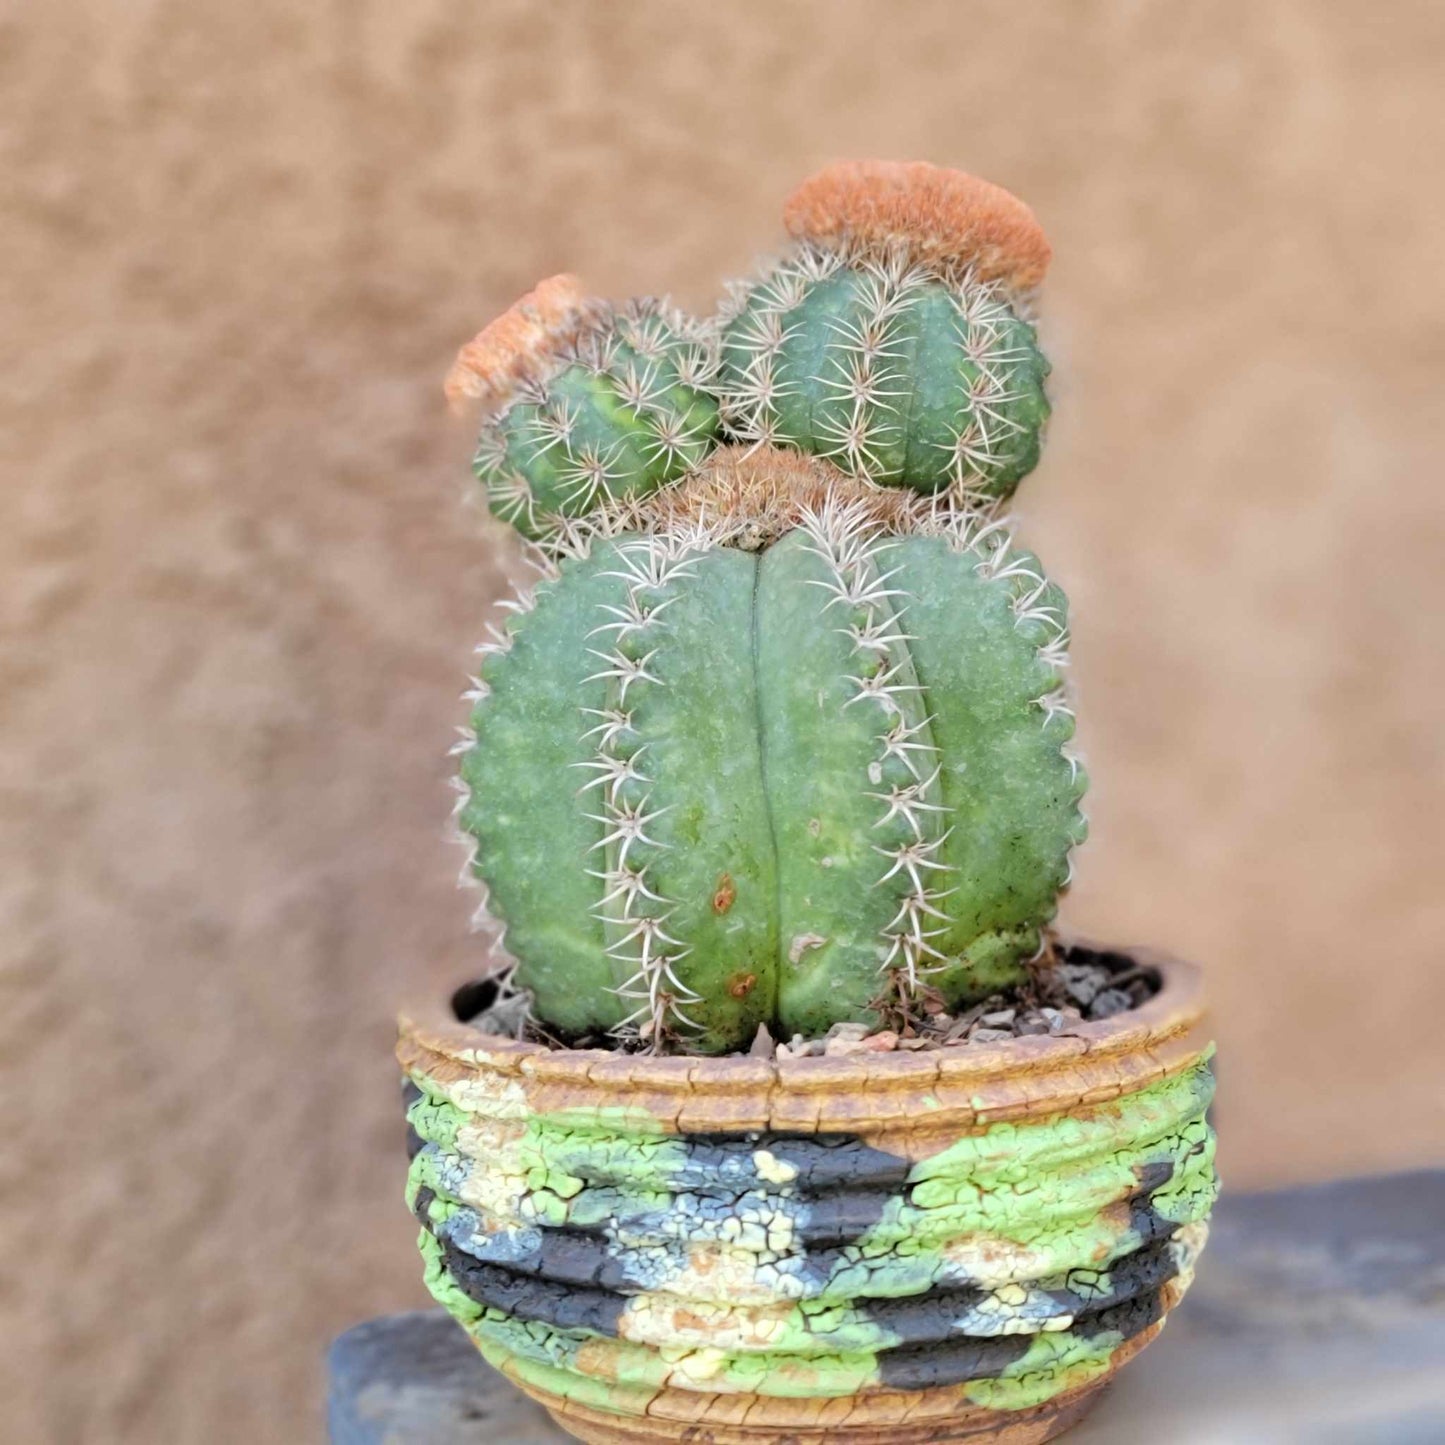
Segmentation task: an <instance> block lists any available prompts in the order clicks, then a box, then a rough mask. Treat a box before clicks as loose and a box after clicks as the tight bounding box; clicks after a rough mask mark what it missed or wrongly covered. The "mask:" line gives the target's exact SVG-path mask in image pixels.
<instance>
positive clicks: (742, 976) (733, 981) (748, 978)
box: [728, 973, 758, 998]
mask: <svg viewBox="0 0 1445 1445" xmlns="http://www.w3.org/2000/svg"><path fill="white" fill-rule="evenodd" d="M757 981H758V976H757V974H755V973H735V974H733V976H732V977H731V978H730V979H729V980H728V992H729V993H730V994H731V995H732V996H733V997H734V998H746V997H747V996H748V995H749V994H750V993H751V992H752V991H753V986H754V985H755V984H756V983H757Z"/></svg>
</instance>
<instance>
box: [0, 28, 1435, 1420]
mask: <svg viewBox="0 0 1445 1445" xmlns="http://www.w3.org/2000/svg"><path fill="white" fill-rule="evenodd" d="M886 9H887V15H888V22H887V31H886V34H885V33H883V32H882V31H881V29H880V21H879V16H880V13H881V11H880V6H879V5H878V4H877V0H795V3H792V4H789V5H779V4H777V3H776V0H736V3H730V4H727V5H716V6H707V5H693V6H678V5H675V4H670V3H667V0H632V3H629V4H627V5H609V6H601V5H597V4H595V3H592V0H551V3H549V4H546V5H537V4H535V3H533V0H486V3H481V4H459V3H457V0H407V3H405V4H383V3H380V0H328V3H325V4H316V5H299V4H297V3H295V0H247V3H245V4H237V3H235V0H130V3H123V0H66V3H63V4H60V3H51V4H44V3H28V4H27V3H24V0H14V3H10V4H7V5H0V95H3V100H0V159H3V164H0V206H3V211H4V217H5V219H4V224H3V226H0V324H3V335H4V337H5V345H4V347H3V348H0V459H3V460H0V468H3V484H0V734H3V746H0V940H3V942H0V954H3V955H4V962H3V972H0V1003H3V1007H0V1058H3V1059H4V1085H3V1087H4V1095H5V1096H4V1099H3V1110H0V1114H3V1118H4V1120H5V1124H4V1130H5V1147H4V1151H3V1156H0V1250H3V1253H4V1258H5V1264H4V1267H3V1277H0V1315H3V1319H0V1334H3V1336H4V1338H5V1340H6V1349H5V1351H4V1352H3V1357H0V1398H3V1399H4V1401H5V1410H6V1426H7V1432H8V1434H9V1435H10V1436H12V1437H13V1438H14V1439H16V1440H20V1441H27V1442H28V1441H36V1442H40V1441H43V1442H46V1445H89V1442H92V1441H107V1442H111V1441H114V1442H130V1441H136V1442H144V1445H152V1442H171V1441H176V1442H189V1441H199V1440H206V1441H209V1442H212V1445H233V1442H234V1445H252V1442H255V1441H258V1440H266V1441H270V1440H281V1441H301V1440H306V1439H308V1438H311V1437H313V1436H314V1434H315V1433H316V1430H317V1422H318V1420H319V1398H320V1379H319V1371H318V1368H317V1360H318V1357H319V1353H320V1351H321V1348H322V1346H323V1344H324V1342H325V1341H326V1340H328V1339H330V1338H331V1337H332V1336H333V1335H334V1334H335V1333H336V1332H337V1331H338V1330H340V1329H341V1328H342V1327H343V1326H344V1325H345V1324H347V1323H348V1322H349V1321H352V1320H356V1319H362V1318H366V1317H368V1316H371V1315H376V1314H378V1313H380V1312H381V1311H382V1310H386V1309H395V1308H398V1307H401V1306H404V1305H406V1304H417V1305H419V1304H421V1303H422V1302H423V1301H424V1299H425V1296H424V1294H423V1292H422V1288H421V1284H420V1279H419V1269H418V1265H417V1259H416V1251H415V1243H414V1238H415V1231H414V1230H413V1229H412V1228H410V1227H409V1225H408V1222H407V1219H406V1216H405V1213H404V1210H403V1208H402V1205H401V1203H400V1194H401V1184H402V1180H401V1167H400V1163H399V1160H398V1154H397V1150H398V1143H399V1138H398V1129H397V1121H396V1079H395V1072H394V1069H393V1066H392V1064H391V1060H390V1049H391V1041H392V1034H393V1018H394V1014H395V1010H396V1007H397V1005H398V1003H399V1002H400V1001H401V999H402V997H403V996H404V995H405V996H407V997H417V996H419V995H420V994H422V993H425V992H426V991H427V990H431V991H432V992H433V993H434V995H435V996H436V997H438V998H440V997H443V996H444V995H445V993H446V991H448V990H449V989H450V988H451V987H453V986H455V984H456V983H458V982H459V981H461V980H462V979H464V978H468V977H472V976H474V973H475V968H476V964H477V954H476V952H475V946H474V945H471V944H469V943H468V942H467V939H466V933H465V929H466V920H467V915H468V912H469V910H470V900H469V899H467V898H466V897H465V896H463V895H459V894H457V893H455V892H454V890H453V888H452V880H453V878H454V876H455V873H456V870H457V868H458V867H459V865H460V861H461V860H460V857H459V855H458V853H457V852H456V850H455V849H453V848H452V847H451V846H450V845H449V844H448V842H447V841H446V837H445V820H446V815H447V810H448V808H449V806H450V801H451V799H450V794H449V793H448V791H447V788H446V777H447V773H448V770H449V766H450V765H449V763H448V762H447V761H446V760H445V759H444V754H445V752H446V749H447V746H448V745H449V743H450V741H451V738H452V727H453V724H454V723H460V722H461V721H462V720H463V714H464V709H463V708H462V706H461V704H460V703H459V702H458V700H457V697H458V694H459V693H460V692H461V690H462V688H463V687H464V686H465V684H464V683H463V681H462V675H463V672H464V669H465V668H466V666H467V664H468V662H469V660H470V649H471V647H472V645H473V644H474V643H475V642H476V641H477V640H478V635H479V633H480V630H481V623H482V620H483V613H484V611H485V609H486V606H487V604H488V600H489V599H490V598H491V597H492V596H493V595H495V592H496V588H497V575H498V571H497V553H496V551H495V549H494V548H493V546H492V545H491V543H489V542H487V541H484V540H482V539H481V538H480V537H479V534H478V530H477V526H476V524H475V520H474V519H472V520H469V518H468V514H467V513H466V512H464V511H463V509H462V508H461V507H460V505H459V503H458V497H459V495H460V494H461V493H462V491H463V490H464V488H465V486H466V485H467V459H468V456H469V454H470V451H471V443H472V437H471V435H470V434H469V432H468V431H467V429H465V428H463V427H460V426H452V425H450V424H449V423H448V421H447V419H446V412H445V407H444V403H443V400H442V396H441V391H440V386H441V381H442V378H443V377H444V375H445V373H446V370H447V367H448V365H449V364H450V362H451V359H452V357H453V356H454V355H455V353H456V349H457V347H458V346H459V345H461V344H462V343H463V342H465V341H466V340H467V338H468V337H470V336H471V335H472V334H473V333H474V332H475V331H476V329H477V328H478V327H479V326H480V325H481V324H482V323H483V322H485V321H487V320H489V319H490V318H491V317H493V316H495V315H496V314H497V313H498V312H499V311H500V310H501V309H502V308H503V307H505V306H506V305H507V304H508V303H509V302H510V301H512V300H513V299H514V298H515V297H517V296H518V295H520V294H521V293H522V292H523V291H525V290H526V289H527V288H528V287H529V286H531V285H532V284H533V283H535V282H536V281H537V280H538V279H539V278H540V277H543V276H546V275H549V274H552V273H554V272H557V271H559V270H563V269H568V270H575V271H578V272H580V273H581V275H582V276H583V278H584V280H585V281H586V283H587V284H588V286H589V287H590V288H592V289H594V290H596V291H598V292H600V293H601V294H605V295H611V296H617V297H621V296H627V295H630V294H634V293H636V292H639V291H643V290H647V289H651V288H663V289H670V290H672V291H673V292H674V294H676V295H677V296H678V297H679V299H681V300H684V301H686V302H689V303H704V304H705V303H707V302H708V301H710V300H711V299H712V297H713V295H714V292H715V283H716V278H717V277H719V276H721V275H724V274H728V273H736V272H738V271H740V270H742V269H743V268H744V267H745V266H747V265H748V264H749V258H750V257H751V256H752V254H753V253H754V252H755V251H756V250H758V249H760V248H763V247H767V246H770V245H772V244H773V243H774V241H775V240H777V239H779V238H780V237H781V234H782V231H781V226H780V219H779V211H780V206H781V203H782V201H783V198H784V197H785V196H786V195H787V193H788V192H789V190H790V189H791V188H792V187H793V186H795V185H796V184H797V183H798V181H799V180H800V179H801V178H802V177H803V176H804V175H806V174H807V173H808V172H809V170H811V169H812V168H813V167H815V166H817V165H818V164H820V163H822V162H825V161H827V160H829V159H831V158H834V157H837V156H842V155H850V154H851V155H878V156H904V157H908V156H918V157H927V158H929V159H932V160H935V161H939V162H944V163H948V164H955V165H963V166H967V167H969V168H970V169H973V170H975V171H978V172H980V173H981V174H983V175H985V176H988V177H992V178H993V179H996V180H998V181H1000V182H1002V183H1003V184H1005V185H1007V186H1009V187H1010V188H1011V189H1013V190H1015V191H1016V192H1017V193H1018V194H1020V195H1021V196H1023V197H1024V198H1025V199H1026V200H1027V201H1028V202H1029V204H1030V205H1031V206H1032V207H1033V208H1034V210H1035V211H1036V212H1037V214H1038V216H1039V217H1040V219H1041V221H1042V222H1043V224H1044V225H1045V226H1046V228H1047V230H1048V232H1049V235H1050V238H1051V240H1052V241H1053V244H1054V248H1055V252H1056V256H1057V260H1056V262H1055V265H1054V267H1053V270H1052V272H1051V274H1050V277H1049V280H1048V282H1047V284H1046V287H1045V290H1044V298H1043V325H1044V332H1043V339H1044V342H1045V344H1046V345H1047V346H1048V347H1050V348H1051V351H1052V355H1053V357H1054V360H1055V362H1056V370H1055V374H1054V379H1053V398H1054V402H1055V414H1054V423H1053V429H1052V432H1051V435H1050V438H1049V443H1048V448H1047V449H1046V452H1045V456H1044V460H1043V463H1042V465H1041V467H1040V469H1039V470H1038V472H1036V473H1035V474H1034V475H1033V476H1032V477H1030V478H1029V480H1028V481H1027V483H1026V484H1025V485H1024V487H1023V488H1022V489H1021V491H1020V493H1019V511H1020V516H1021V535H1022V536H1023V537H1025V538H1026V540H1027V542H1028V543H1029V545H1031V546H1034V547H1036V548H1037V550H1038V551H1039V554H1040V555H1041V556H1042V557H1043V558H1044V560H1045V562H1046V563H1047V564H1048V567H1049V569H1050V571H1051V573H1053V574H1054V575H1056V576H1057V577H1058V578H1059V580H1060V582H1061V583H1062V584H1063V585H1064V586H1065V587H1066V588H1067V590H1068V591H1069V593H1070V596H1071V599H1072V600H1073V601H1074V603H1075V604H1076V605H1075V634H1076V645H1075V672H1076V674H1077V676H1078V678H1079V680H1080V683H1081V685H1082V686H1083V688H1084V693H1083V697H1082V715H1083V725H1082V727H1081V741H1082V743H1083V745H1084V747H1085V750H1086V752H1087V754H1088V759H1089V764H1090V771H1091V773H1092V775H1093V776H1094V778H1095V779H1096V786H1095V789H1094V792H1093V795H1092V796H1093V801H1092V804H1091V808H1090V812H1091V815H1092V821H1093V824H1094V837H1093V840H1092V841H1091V842H1090V843H1089V845H1088V846H1087V847H1086V848H1085V849H1084V850H1083V851H1081V853H1080V854H1079V858H1078V862H1079V873H1078V881H1077V884H1076V887H1075V890H1074V892H1073V894H1072V895H1071V897H1070V899H1069V900H1068V903H1067V905H1066V909H1065V922H1066V923H1067V924H1068V926H1069V927H1070V928H1071V929H1073V930H1075V931H1078V932H1081V933H1085V934H1087V935H1091V936H1095V937H1101V938H1106V939H1109V940H1112V941H1116V942H1123V943H1128V942H1137V941H1141V940H1144V941H1153V942H1157V943H1159V944H1163V945H1166V946H1168V947H1169V948H1171V949H1172V950H1174V951H1176V952H1178V953H1181V954H1184V955H1185V956H1188V957H1191V958H1197V959H1199V960H1201V961H1202V962H1204V963H1205V964H1206V965H1207V966H1208V968H1209V977H1210V987H1211V992H1212V994H1213V999H1214V1003H1215V1007H1216V1014H1217V1019H1218V1032H1219V1037H1220V1043H1221V1055H1220V1058H1221V1084H1222V1089H1221V1101H1220V1104H1219V1106H1218V1107H1219V1113H1220V1122H1221V1133H1222V1136H1223V1142H1224V1160H1223V1164H1224V1171H1225V1174H1226V1177H1227V1178H1228V1179H1229V1180H1230V1181H1231V1182H1232V1183H1233V1184H1236V1185H1239V1184H1242V1183H1246V1182H1260V1181H1265V1180H1278V1179H1295V1178H1303V1177H1319V1176H1322V1175H1327V1174H1333V1173H1339V1172H1341V1171H1343V1170H1346V1169H1359V1168H1388V1167H1401V1166H1403V1164H1404V1163H1406V1162H1408V1161H1417V1162H1424V1161H1428V1160H1439V1158H1440V1140H1441V1138H1442V1137H1445V1115H1442V1100H1441V1093H1440V1090H1439V1086H1438V1071H1439V1067H1440V1064H1439V1059H1440V1041H1439V1027H1438V1016H1439V1008H1438V1004H1437V1003H1436V1002H1435V1000H1436V998H1437V995H1438V989H1439V979H1440V966H1439V956H1438V955H1439V950H1438V940H1439V938H1440V936H1441V933H1442V927H1445V891H1442V890H1441V888H1440V886H1439V869H1438V862H1437V860H1438V859H1439V857H1440V856H1441V854H1442V852H1445V846H1442V842H1445V809H1440V808H1435V807H1429V806H1426V800H1428V799H1430V798H1432V797H1436V796H1439V795H1440V793H1441V792H1442V790H1445V730H1442V729H1441V728H1440V726H1439V721H1438V720H1439V716H1440V697H1441V668H1442V663H1445V652H1442V649H1441V647H1440V641H1439V629H1438V618H1439V616H1440V615H1441V613H1442V611H1445V568H1442V567H1440V565H1439V558H1440V556H1441V555H1442V551H1445V537H1442V518H1441V508H1440V489H1439V482H1438V472H1439V457H1440V409H1439V393H1440V370H1441V340H1440V338H1441V336H1442V333H1445V294H1442V287H1441V278H1442V271H1441V268H1440V266H1439V264H1438V260H1437V254H1436V253H1437V252H1438V249H1439V236H1440V235H1441V233H1442V230H1445V186H1442V185H1440V184H1438V182H1437V180H1436V177H1437V176H1438V173H1439V165H1440V158H1441V157H1442V156H1445V108H1442V107H1441V106H1440V103H1439V75H1440V71H1441V67H1442V62H1445V8H1442V7H1441V6H1440V5H1439V4H1438V3H1433V0H1395V3H1392V4H1390V5H1385V6H1352V5H1348V4H1335V5H1320V4H1312V3H1309V0H1274V3H1270V4H1267V5H1265V4H1259V3H1257V0H1217V3H1214V4H1209V5H1195V6H1189V7H1179V6H1149V5H1141V4H1128V3H1122V0H1120V3H1101V0H1077V3H1073V4H1056V5H1049V6H1036V7H1028V12H1027V14H1025V13H1023V7H1020V6H1019V5H1017V4H1016V3H1008V0H977V3H975V4H971V5H970V6H968V7H967V12H968V18H967V23H966V24H964V23H963V22H961V21H960V9H961V7H960V6H959V5H958V4H957V3H956V0H907V3H903V4H897V5H890V6H888V7H886ZM880 36H881V37H882V38H881V39H880ZM1286 537H1288V542H1287V543H1286V541H1285V538H1286ZM1121 584H1123V585H1121ZM1363 976H1367V977H1368V986H1367V987H1365V988H1363V989H1362V987H1361V979H1362V977H1363ZM1361 1040H1369V1041H1371V1043H1372V1044H1373V1045H1374V1047H1370V1048H1364V1047H1361ZM320 1221H324V1241H323V1236H322V1225H321V1223H320ZM97 1301H99V1302H100V1305H101V1307H98V1305H97ZM117 1310H119V1311H120V1316H119V1318H118V1317H117ZM1161 1348H1162V1346H1161Z"/></svg>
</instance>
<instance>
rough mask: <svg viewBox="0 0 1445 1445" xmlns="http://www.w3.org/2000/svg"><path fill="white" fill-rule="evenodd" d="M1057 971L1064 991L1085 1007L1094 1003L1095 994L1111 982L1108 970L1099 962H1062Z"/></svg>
mask: <svg viewBox="0 0 1445 1445" xmlns="http://www.w3.org/2000/svg"><path fill="white" fill-rule="evenodd" d="M1055 972H1056V974H1057V976H1058V980H1059V982H1060V983H1061V984H1063V986H1064V992H1065V993H1067V994H1068V996H1069V997H1070V998H1071V999H1073V1000H1074V1001H1075V1003H1079V1004H1082V1005H1084V1006H1085V1007H1087V1006H1088V1005H1089V1004H1091V1003H1093V1001H1094V995H1095V994H1097V993H1098V992H1099V990H1100V989H1101V988H1103V987H1104V986H1105V985H1106V984H1107V983H1108V982H1109V972H1108V970H1107V969H1104V968H1100V967H1099V966H1098V965H1097V964H1090V963H1061V964H1059V965H1058V967H1057V969H1056V970H1055Z"/></svg>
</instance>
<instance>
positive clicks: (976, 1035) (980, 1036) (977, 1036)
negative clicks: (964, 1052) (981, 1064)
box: [968, 1028, 1013, 1044]
mask: <svg viewBox="0 0 1445 1445" xmlns="http://www.w3.org/2000/svg"><path fill="white" fill-rule="evenodd" d="M1011 1038H1013V1030H1012V1029H986V1028H976V1029H975V1030H974V1031H973V1032H972V1033H971V1034H970V1035H969V1036H968V1041H969V1043H971V1044H1000V1043H1002V1042H1003V1041H1004V1040H1005V1039H1011Z"/></svg>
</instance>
